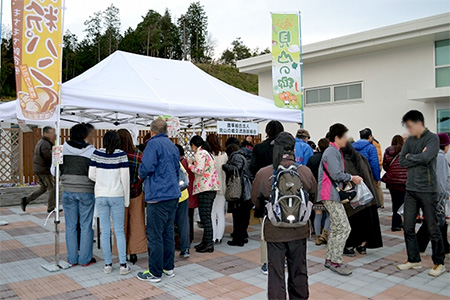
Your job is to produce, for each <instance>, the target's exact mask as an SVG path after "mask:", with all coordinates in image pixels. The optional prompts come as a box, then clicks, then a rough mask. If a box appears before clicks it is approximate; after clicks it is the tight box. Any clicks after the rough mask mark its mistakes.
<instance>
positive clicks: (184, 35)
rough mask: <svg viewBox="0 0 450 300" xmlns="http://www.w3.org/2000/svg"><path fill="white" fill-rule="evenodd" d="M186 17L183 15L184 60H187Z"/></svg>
mask: <svg viewBox="0 0 450 300" xmlns="http://www.w3.org/2000/svg"><path fill="white" fill-rule="evenodd" d="M186 54H187V53H186V17H185V16H184V17H183V60H187V55H186Z"/></svg>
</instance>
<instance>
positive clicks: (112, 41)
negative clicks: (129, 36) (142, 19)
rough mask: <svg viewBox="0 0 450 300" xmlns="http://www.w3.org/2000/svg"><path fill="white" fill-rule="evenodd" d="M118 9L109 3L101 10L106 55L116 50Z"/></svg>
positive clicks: (118, 35)
mask: <svg viewBox="0 0 450 300" xmlns="http://www.w3.org/2000/svg"><path fill="white" fill-rule="evenodd" d="M119 15H120V10H119V8H117V7H115V6H114V4H111V5H110V6H109V7H108V8H106V10H105V11H104V12H103V24H104V27H105V36H106V40H107V45H108V47H107V49H108V55H109V54H111V53H113V52H114V51H116V50H117V48H118V46H119V41H120V39H121V36H120V16H119Z"/></svg>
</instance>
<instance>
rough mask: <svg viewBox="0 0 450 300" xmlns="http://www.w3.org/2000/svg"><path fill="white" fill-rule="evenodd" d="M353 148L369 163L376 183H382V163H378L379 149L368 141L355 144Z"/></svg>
mask: <svg viewBox="0 0 450 300" xmlns="http://www.w3.org/2000/svg"><path fill="white" fill-rule="evenodd" d="M353 148H355V150H356V151H358V152H359V153H361V154H362V155H363V156H364V157H365V158H366V159H367V160H368V161H369V164H370V168H371V169H372V174H373V178H375V180H376V181H380V162H379V161H378V153H377V148H376V147H375V146H374V145H372V143H371V142H369V141H368V140H359V141H356V142H354V143H353Z"/></svg>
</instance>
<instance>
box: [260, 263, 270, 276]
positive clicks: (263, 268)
mask: <svg viewBox="0 0 450 300" xmlns="http://www.w3.org/2000/svg"><path fill="white" fill-rule="evenodd" d="M261 272H262V273H263V274H264V275H267V274H269V270H267V264H263V265H262V266H261Z"/></svg>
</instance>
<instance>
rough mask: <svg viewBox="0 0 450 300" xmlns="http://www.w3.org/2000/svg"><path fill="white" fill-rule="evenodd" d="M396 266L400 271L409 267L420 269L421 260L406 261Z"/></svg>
mask: <svg viewBox="0 0 450 300" xmlns="http://www.w3.org/2000/svg"><path fill="white" fill-rule="evenodd" d="M397 268H398V269H399V270H402V271H404V270H409V269H421V268H422V263H421V262H416V263H411V262H409V261H407V262H405V263H404V264H401V265H398V266H397Z"/></svg>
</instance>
